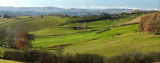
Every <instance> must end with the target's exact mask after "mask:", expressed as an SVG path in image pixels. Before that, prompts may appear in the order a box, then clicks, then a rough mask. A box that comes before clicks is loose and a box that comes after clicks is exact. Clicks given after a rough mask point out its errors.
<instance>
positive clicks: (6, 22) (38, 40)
mask: <svg viewBox="0 0 160 63" xmlns="http://www.w3.org/2000/svg"><path fill="white" fill-rule="evenodd" d="M144 15H147V14H141V15H136V14H133V15H125V17H123V18H118V19H114V20H99V21H92V22H87V25H88V27H89V29H88V31H87V32H83V31H82V30H81V29H80V32H79V33H77V30H75V29H73V27H76V26H77V23H71V22H70V21H73V20H77V19H80V18H70V17H64V18H61V17H54V16H44V18H43V19H41V18H40V16H32V18H30V17H29V16H18V17H17V18H2V19H0V28H1V29H5V28H7V27H8V26H10V27H16V26H19V25H22V27H24V28H26V30H27V31H28V32H29V33H31V34H34V35H35V41H33V42H32V45H33V48H30V49H31V50H44V51H50V52H53V53H54V51H56V49H57V47H58V46H63V47H64V49H63V51H64V53H63V54H67V53H68V52H69V53H70V54H73V55H74V54H76V53H89V54H99V55H102V56H105V57H112V56H115V55H118V54H121V53H129V52H134V51H141V52H144V53H150V52H160V50H159V49H160V47H159V44H160V37H159V36H154V35H149V34H147V33H139V32H138V24H133V23H138V22H139V21H140V19H141V17H143V16H144ZM62 24H63V25H62ZM123 24H130V25H126V26H121V25H123ZM79 26H80V27H82V26H83V23H79ZM113 26H118V27H113ZM107 27H110V30H107V31H106V28H107ZM99 31H103V32H100V33H96V32H99ZM0 50H1V51H4V50H13V49H9V48H4V47H0ZM0 61H2V62H3V61H4V62H5V63H7V62H8V63H12V62H10V61H6V60H1V59H0ZM17 63H18V62H17Z"/></svg>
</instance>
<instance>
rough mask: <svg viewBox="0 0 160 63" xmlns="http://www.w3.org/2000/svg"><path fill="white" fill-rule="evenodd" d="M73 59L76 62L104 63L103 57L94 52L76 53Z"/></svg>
mask: <svg viewBox="0 0 160 63" xmlns="http://www.w3.org/2000/svg"><path fill="white" fill-rule="evenodd" d="M74 59H75V62H76V63H104V61H103V57H101V56H99V55H96V54H77V55H76V56H75V58H74Z"/></svg>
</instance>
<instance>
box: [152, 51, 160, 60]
mask: <svg viewBox="0 0 160 63" xmlns="http://www.w3.org/2000/svg"><path fill="white" fill-rule="evenodd" d="M149 55H150V57H152V58H153V61H154V62H160V52H153V53H150V54H149Z"/></svg>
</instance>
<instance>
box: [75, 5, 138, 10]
mask: <svg viewBox="0 0 160 63" xmlns="http://www.w3.org/2000/svg"><path fill="white" fill-rule="evenodd" d="M78 8H81V9H139V8H129V7H128V5H127V6H125V7H107V6H80V7H78Z"/></svg>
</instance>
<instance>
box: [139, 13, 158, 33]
mask: <svg viewBox="0 0 160 63" xmlns="http://www.w3.org/2000/svg"><path fill="white" fill-rule="evenodd" d="M139 32H147V33H155V34H158V33H159V32H160V12H158V13H155V14H153V15H148V16H144V17H143V18H142V19H141V21H140V22H139Z"/></svg>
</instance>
